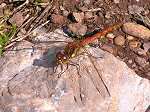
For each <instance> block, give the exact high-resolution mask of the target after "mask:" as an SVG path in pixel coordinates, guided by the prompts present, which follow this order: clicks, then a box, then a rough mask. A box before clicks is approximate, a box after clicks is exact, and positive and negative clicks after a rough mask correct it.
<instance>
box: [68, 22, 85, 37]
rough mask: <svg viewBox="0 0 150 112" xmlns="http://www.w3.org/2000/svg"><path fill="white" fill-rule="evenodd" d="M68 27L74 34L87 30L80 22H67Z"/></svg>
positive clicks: (83, 32) (82, 33) (80, 33)
mask: <svg viewBox="0 0 150 112" xmlns="http://www.w3.org/2000/svg"><path fill="white" fill-rule="evenodd" d="M68 28H69V29H70V30H71V31H72V32H73V33H74V34H76V35H82V36H83V35H85V33H86V31H87V26H85V25H82V24H80V23H73V24H69V25H68Z"/></svg>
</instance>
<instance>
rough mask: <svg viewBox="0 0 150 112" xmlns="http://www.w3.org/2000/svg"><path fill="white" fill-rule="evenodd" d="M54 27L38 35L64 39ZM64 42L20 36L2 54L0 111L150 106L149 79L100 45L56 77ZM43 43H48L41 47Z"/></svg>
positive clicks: (123, 110) (141, 111) (122, 111)
mask: <svg viewBox="0 0 150 112" xmlns="http://www.w3.org/2000/svg"><path fill="white" fill-rule="evenodd" d="M57 31H58V30H57ZM55 32H56V31H55ZM55 32H51V33H48V34H44V33H43V34H42V35H40V36H41V37H38V38H39V39H40V38H41V39H43V37H44V38H46V37H47V39H51V40H52V39H55V38H56V36H57V37H58V38H61V40H66V39H67V38H66V37H64V36H63V33H62V34H60V33H55ZM59 32H62V31H60V30H59ZM53 37H55V38H53ZM65 44H66V43H65V42H61V43H54V42H53V43H52V44H46V43H39V44H38V45H33V44H32V43H30V42H28V41H22V42H20V43H18V44H17V46H16V47H14V48H12V49H11V50H9V51H6V52H5V54H4V56H3V57H2V58H0V62H1V63H0V95H1V97H0V103H1V105H0V111H2V112H3V111H8V112H9V111H11V110H15V111H29V112H30V111H31V112H37V111H39V112H50V111H52V112H56V111H58V112H60V111H61V112H66V111H69V112H79V111H80V112H88V111H89V112H100V111H102V112H132V111H136V112H145V111H146V110H147V109H148V106H149V102H150V84H149V80H148V79H144V78H142V77H140V76H138V75H137V74H135V72H134V71H133V70H131V69H130V68H128V67H127V65H126V64H125V63H124V62H122V61H120V60H118V59H117V58H116V57H114V56H113V55H111V54H110V53H107V52H104V51H102V50H100V49H98V48H87V49H86V50H87V51H88V53H90V54H92V56H89V55H87V54H83V55H79V56H77V57H75V58H73V59H71V61H72V62H73V63H75V64H77V65H69V68H68V69H67V70H66V71H65V72H64V73H63V74H61V77H60V78H57V75H58V73H60V71H61V67H60V66H58V69H57V70H56V73H53V72H52V67H53V66H54V65H53V66H52V62H53V60H55V59H56V58H55V54H56V53H57V52H58V51H60V50H61V49H63V46H65ZM33 46H34V50H33V49H32V48H33ZM44 46H45V47H46V48H47V49H45V50H40V49H38V48H39V47H44ZM93 56H95V57H98V56H101V58H94V57H93ZM78 65H79V66H80V69H79V70H78V69H77V68H78ZM63 68H64V69H65V65H63ZM102 80H103V81H104V83H105V85H106V86H107V88H108V90H109V93H110V95H108V93H107V90H106V88H105V86H104V83H102ZM8 82H9V83H8ZM7 86H9V92H11V94H9V93H8V87H7ZM81 97H82V100H81Z"/></svg>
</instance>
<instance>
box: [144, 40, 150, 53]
mask: <svg viewBox="0 0 150 112" xmlns="http://www.w3.org/2000/svg"><path fill="white" fill-rule="evenodd" d="M143 47H144V50H145V51H146V52H147V51H148V49H150V42H147V43H146V42H145V43H144V44H143Z"/></svg>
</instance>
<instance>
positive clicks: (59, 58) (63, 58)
mask: <svg viewBox="0 0 150 112" xmlns="http://www.w3.org/2000/svg"><path fill="white" fill-rule="evenodd" d="M68 61H69V57H68V56H67V55H66V54H65V52H64V51H60V52H58V53H57V54H56V62H57V64H66V63H68Z"/></svg>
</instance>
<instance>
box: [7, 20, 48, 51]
mask: <svg viewBox="0 0 150 112" xmlns="http://www.w3.org/2000/svg"><path fill="white" fill-rule="evenodd" d="M48 22H49V20H48V21H46V22H45V23H43V24H41V25H40V26H39V27H37V28H35V29H34V30H33V31H35V30H37V29H40V28H42V27H43V26H45V25H46V24H48ZM33 31H31V32H29V33H28V34H26V35H25V36H23V37H18V38H15V39H13V40H11V43H10V44H9V45H7V46H6V47H5V49H7V48H9V47H11V46H13V45H14V44H16V43H17V42H19V41H21V40H23V39H25V38H26V37H28V36H29V35H30V34H32V32H33Z"/></svg>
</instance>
